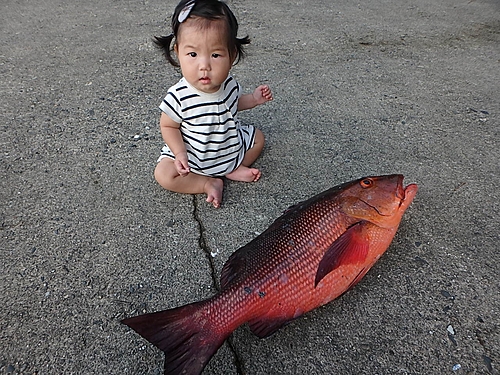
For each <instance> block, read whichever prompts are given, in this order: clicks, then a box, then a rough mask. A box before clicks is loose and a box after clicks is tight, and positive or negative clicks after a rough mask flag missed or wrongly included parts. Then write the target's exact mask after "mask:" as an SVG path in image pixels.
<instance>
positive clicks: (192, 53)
mask: <svg viewBox="0 0 500 375" xmlns="http://www.w3.org/2000/svg"><path fill="white" fill-rule="evenodd" d="M188 55H189V56H191V57H196V52H189V53H188Z"/></svg>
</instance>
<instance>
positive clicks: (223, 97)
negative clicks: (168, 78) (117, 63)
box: [155, 0, 273, 208]
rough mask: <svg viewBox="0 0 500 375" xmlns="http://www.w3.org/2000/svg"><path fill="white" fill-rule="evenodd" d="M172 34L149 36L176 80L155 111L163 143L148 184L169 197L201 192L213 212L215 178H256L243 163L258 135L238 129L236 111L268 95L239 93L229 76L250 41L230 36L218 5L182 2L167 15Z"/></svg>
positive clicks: (215, 0)
mask: <svg viewBox="0 0 500 375" xmlns="http://www.w3.org/2000/svg"><path fill="white" fill-rule="evenodd" d="M172 29H173V33H172V34H171V35H169V36H166V37H156V38H155V43H156V44H157V45H158V46H160V47H161V48H162V49H163V51H164V53H165V57H166V59H167V61H169V62H170V63H171V64H172V65H174V66H177V67H178V66H180V68H181V71H182V76H183V77H182V79H181V80H180V81H179V82H178V83H177V84H175V85H174V86H172V87H171V88H170V89H169V90H168V93H167V96H166V97H165V99H163V102H162V103H161V105H160V109H161V110H162V113H161V117H160V129H161V134H162V137H163V140H164V141H165V143H166V144H165V146H164V147H163V149H162V151H161V155H160V158H159V159H158V164H157V166H156V169H155V178H156V180H157V181H158V183H159V184H160V185H161V186H163V187H164V188H165V189H168V190H171V191H174V192H178V193H187V194H199V193H205V194H206V195H207V202H210V203H212V204H213V206H214V207H216V208H217V207H219V206H220V204H221V201H222V191H223V186H224V183H223V180H222V178H221V177H226V178H229V179H231V180H235V181H244V182H254V181H257V180H258V179H259V178H260V176H261V172H260V170H258V169H256V168H251V165H252V163H253V162H254V161H255V160H256V159H257V157H258V156H259V155H260V153H261V151H262V148H263V147H264V135H263V134H262V132H261V131H260V130H259V129H256V128H254V127H253V126H251V125H244V124H241V123H240V122H239V121H238V119H237V113H238V111H242V110H245V109H250V108H254V107H256V106H258V105H260V104H263V103H266V102H267V101H270V100H272V99H273V96H272V93H271V90H270V89H269V87H268V86H266V85H261V86H259V87H257V88H256V89H255V90H254V92H253V93H251V94H242V93H241V87H240V85H239V84H238V83H237V82H236V80H235V79H234V78H233V77H231V75H230V74H229V72H230V69H231V67H232V65H233V64H234V63H237V62H238V61H239V60H240V59H241V58H242V57H243V56H244V50H243V46H244V45H245V44H248V43H250V40H249V39H248V37H245V38H238V37H237V33H238V22H237V21H236V18H235V16H234V14H233V13H232V12H231V10H230V9H229V7H228V6H227V5H226V4H225V3H223V2H222V1H219V0H182V1H181V2H180V3H179V4H178V5H177V7H176V9H175V12H174V15H173V17H172ZM172 44H173V46H172ZM172 52H175V56H176V57H177V59H174V57H173V56H172Z"/></svg>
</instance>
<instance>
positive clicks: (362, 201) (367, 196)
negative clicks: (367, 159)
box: [340, 174, 418, 228]
mask: <svg viewBox="0 0 500 375" xmlns="http://www.w3.org/2000/svg"><path fill="white" fill-rule="evenodd" d="M403 178H404V177H403V175H401V174H394V175H387V176H378V177H364V178H360V179H359V180H357V181H353V182H352V184H350V185H349V186H348V187H346V188H345V190H344V191H343V192H342V193H341V194H340V195H341V199H340V205H341V209H342V211H343V212H344V213H346V214H347V215H349V216H350V217H352V218H355V219H358V220H365V221H369V222H371V223H373V224H375V225H377V226H380V227H383V228H392V227H397V226H398V225H399V222H400V221H401V218H402V216H403V214H404V212H405V211H406V209H407V208H408V207H409V206H410V204H411V202H412V200H413V198H415V195H416V194H417V190H418V187H417V185H416V184H410V185H408V186H407V187H406V188H404V187H403Z"/></svg>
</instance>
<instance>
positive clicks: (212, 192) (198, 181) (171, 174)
mask: <svg viewBox="0 0 500 375" xmlns="http://www.w3.org/2000/svg"><path fill="white" fill-rule="evenodd" d="M155 178H156V181H158V183H159V184H160V185H161V186H162V187H163V188H165V189H167V190H170V191H174V192H176V193H184V194H202V193H205V194H206V195H207V202H209V203H212V204H213V206H214V207H215V208H218V207H219V206H220V204H221V202H222V190H223V188H224V182H223V181H222V180H221V179H220V178H213V177H207V176H201V175H198V174H195V173H192V172H191V173H189V174H188V175H187V176H181V175H179V173H177V169H175V165H174V161H173V160H172V159H169V158H164V159H162V160H160V161H159V162H158V164H157V165H156V169H155Z"/></svg>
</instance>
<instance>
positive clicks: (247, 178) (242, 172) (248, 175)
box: [226, 165, 262, 182]
mask: <svg viewBox="0 0 500 375" xmlns="http://www.w3.org/2000/svg"><path fill="white" fill-rule="evenodd" d="M261 174H262V173H261V172H260V171H259V170H258V169H257V168H248V167H245V166H244V165H240V166H239V167H238V168H236V169H235V170H234V171H232V172H231V173H229V174H228V175H226V177H227V178H229V179H230V180H233V181H242V182H255V181H258V180H259V178H260V176H261Z"/></svg>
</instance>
